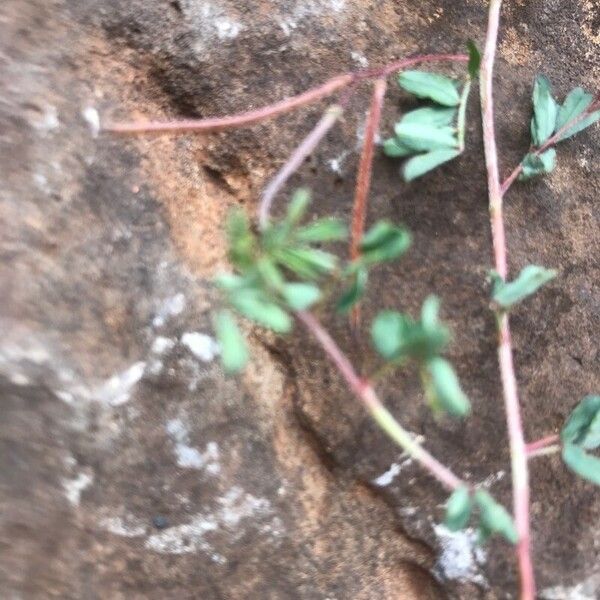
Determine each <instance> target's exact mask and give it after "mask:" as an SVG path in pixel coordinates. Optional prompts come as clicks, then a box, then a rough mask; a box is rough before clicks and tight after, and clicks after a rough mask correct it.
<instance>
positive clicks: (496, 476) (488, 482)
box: [481, 471, 506, 488]
mask: <svg viewBox="0 0 600 600" xmlns="http://www.w3.org/2000/svg"><path fill="white" fill-rule="evenodd" d="M505 475H506V471H498V472H497V473H492V474H491V475H488V476H487V477H486V478H485V480H484V481H483V482H482V483H481V485H482V487H484V488H490V487H491V486H492V485H494V484H495V483H497V482H498V481H500V480H501V479H503V478H504V477H505Z"/></svg>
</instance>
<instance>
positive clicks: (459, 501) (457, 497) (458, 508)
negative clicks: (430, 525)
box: [444, 486, 473, 531]
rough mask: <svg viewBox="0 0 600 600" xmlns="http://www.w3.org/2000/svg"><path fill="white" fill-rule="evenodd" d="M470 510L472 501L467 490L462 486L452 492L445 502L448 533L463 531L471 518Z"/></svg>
mask: <svg viewBox="0 0 600 600" xmlns="http://www.w3.org/2000/svg"><path fill="white" fill-rule="evenodd" d="M472 509H473V500H472V498H471V493H470V492H469V489H468V488H467V487H466V486H462V487H459V488H458V489H456V490H454V492H452V494H451V496H450V498H448V502H446V519H445V521H444V523H445V525H446V527H447V528H448V529H449V530H450V531H459V530H461V529H464V528H465V527H466V526H467V523H468V522H469V519H470V518H471V511H472Z"/></svg>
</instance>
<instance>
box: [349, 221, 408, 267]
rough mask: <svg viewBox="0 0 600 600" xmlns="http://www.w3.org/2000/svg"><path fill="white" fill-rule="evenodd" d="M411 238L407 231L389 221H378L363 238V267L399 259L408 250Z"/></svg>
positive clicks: (361, 247) (361, 248)
mask: <svg viewBox="0 0 600 600" xmlns="http://www.w3.org/2000/svg"><path fill="white" fill-rule="evenodd" d="M410 243H411V236H410V233H409V232H408V230H407V229H405V228H404V227H400V226H398V225H394V224H393V223H390V222H389V221H378V222H377V223H375V225H373V227H371V228H370V229H369V230H368V231H367V233H365V235H364V236H363V238H362V240H361V243H360V250H361V257H360V262H361V263H362V264H363V265H373V264H376V263H379V262H384V261H389V260H393V259H395V258H398V257H399V256H401V255H402V254H404V253H405V252H406V250H408V248H409V246H410Z"/></svg>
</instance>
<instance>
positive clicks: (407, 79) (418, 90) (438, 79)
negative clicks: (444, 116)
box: [398, 71, 460, 106]
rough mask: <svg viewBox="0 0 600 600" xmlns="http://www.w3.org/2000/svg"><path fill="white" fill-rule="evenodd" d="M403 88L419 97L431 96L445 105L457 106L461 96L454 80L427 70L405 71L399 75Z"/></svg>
mask: <svg viewBox="0 0 600 600" xmlns="http://www.w3.org/2000/svg"><path fill="white" fill-rule="evenodd" d="M398 84H399V85H400V87H401V88H403V89H404V90H406V91H407V92H410V93H411V94H414V95H415V96H417V97H418V98H430V99H431V100H433V101H434V102H437V103H438V104H442V105H443V106H456V105H458V103H459V101H460V98H459V96H458V91H457V89H456V86H455V84H454V81H453V80H452V79H450V78H449V77H446V76H444V75H438V74H436V73H428V72H426V71H404V72H403V73H400V75H399V76H398Z"/></svg>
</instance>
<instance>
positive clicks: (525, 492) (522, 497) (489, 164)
mask: <svg viewBox="0 0 600 600" xmlns="http://www.w3.org/2000/svg"><path fill="white" fill-rule="evenodd" d="M501 5H502V0H490V9H489V20H488V31H487V36H486V43H485V51H484V56H483V61H482V64H481V76H480V80H481V111H482V120H483V136H484V149H485V158H486V168H487V174H488V192H489V201H490V221H491V228H492V240H493V245H494V258H495V267H496V271H497V272H498V274H499V275H500V277H502V279H506V276H507V272H508V266H507V265H508V261H507V252H506V235H505V231H504V218H503V214H502V189H501V186H500V177H499V173H498V152H497V149H496V136H495V130H494V101H493V71H494V61H495V56H496V45H497V40H498V29H499V24H500V8H501ZM498 333H499V342H498V360H499V364H500V374H501V380H502V388H503V394H504V404H505V409H506V419H507V426H508V436H509V441H510V453H511V467H512V484H513V510H514V515H515V525H516V528H517V532H518V534H519V541H518V543H517V557H518V563H519V571H520V575H521V600H534V599H535V578H534V572H533V563H532V560H531V550H530V538H531V533H530V526H529V494H530V492H529V470H528V464H527V452H526V449H525V439H524V436H523V425H522V421H521V411H520V406H519V397H518V392H517V380H516V376H515V370H514V364H513V354H512V346H511V339H510V325H509V320H508V315H507V314H506V313H503V314H500V315H498Z"/></svg>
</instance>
